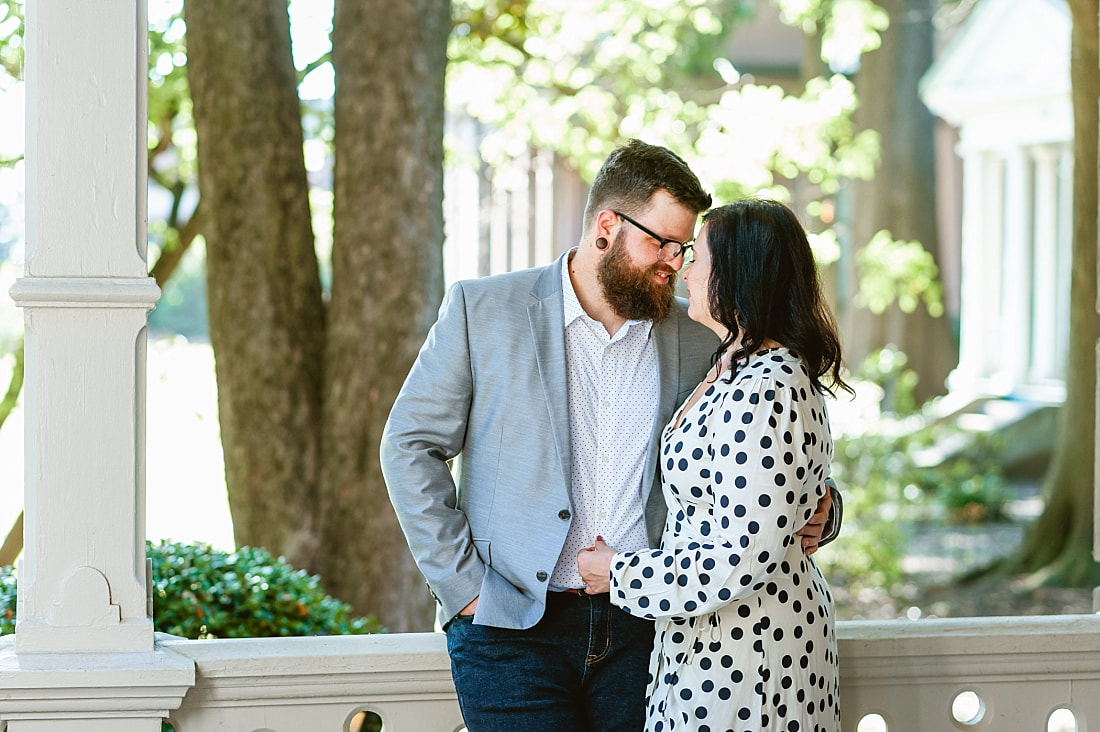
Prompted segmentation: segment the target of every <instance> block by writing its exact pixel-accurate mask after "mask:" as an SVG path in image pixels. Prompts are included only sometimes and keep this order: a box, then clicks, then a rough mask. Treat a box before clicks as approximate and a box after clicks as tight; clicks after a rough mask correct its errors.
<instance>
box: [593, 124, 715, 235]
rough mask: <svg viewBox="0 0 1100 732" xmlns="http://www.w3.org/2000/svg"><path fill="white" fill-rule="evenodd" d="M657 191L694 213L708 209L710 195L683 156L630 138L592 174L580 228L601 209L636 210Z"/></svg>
mask: <svg viewBox="0 0 1100 732" xmlns="http://www.w3.org/2000/svg"><path fill="white" fill-rule="evenodd" d="M657 191H665V192H667V193H668V194H669V195H670V196H672V198H673V199H674V200H675V201H676V202H677V203H679V204H680V205H682V206H684V207H686V208H688V209H690V210H691V211H693V212H695V213H697V214H698V213H701V212H703V211H706V210H707V209H708V208H710V203H711V200H710V194H709V193H707V192H706V191H705V190H703V185H702V183H700V182H699V178H697V177H696V175H695V173H692V172H691V168H689V167H688V165H687V163H685V162H684V160H683V158H681V157H680V156H679V155H677V154H676V153H674V152H672V151H671V150H669V149H667V148H664V147H660V146H659V145H650V144H648V143H645V142H642V141H641V140H630V141H629V142H627V143H626V144H625V145H623V146H622V147H620V148H617V149H616V150H614V151H613V152H612V153H611V154H610V155H608V156H607V160H605V161H604V164H603V166H601V167H600V172H598V173H597V174H596V179H595V180H594V181H593V182H592V188H591V190H590V191H589V193H588V203H587V205H585V207H584V230H585V231H588V228H589V227H590V226H591V225H592V222H593V220H594V219H595V218H596V214H598V213H599V212H600V211H603V210H604V209H612V210H619V211H622V212H623V213H625V214H628V215H631V214H635V213H639V212H640V211H642V210H643V209H645V207H646V206H647V205H648V204H649V202H650V200H651V199H652V198H653V194H654V193H656V192H657Z"/></svg>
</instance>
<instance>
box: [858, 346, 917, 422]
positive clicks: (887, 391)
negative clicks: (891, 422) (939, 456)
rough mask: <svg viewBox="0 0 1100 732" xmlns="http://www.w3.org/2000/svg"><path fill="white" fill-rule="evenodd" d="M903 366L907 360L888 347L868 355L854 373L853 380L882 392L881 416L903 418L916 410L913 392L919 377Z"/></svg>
mask: <svg viewBox="0 0 1100 732" xmlns="http://www.w3.org/2000/svg"><path fill="white" fill-rule="evenodd" d="M907 363H909V357H908V356H906V355H905V353H903V352H902V351H899V350H898V349H897V347H896V346H893V345H888V346H885V347H884V348H880V349H879V350H877V351H875V352H873V353H871V354H868V356H867V358H865V359H864V360H863V363H862V364H861V365H860V367H859V370H858V371H856V373H855V374H854V376H855V378H856V379H857V380H859V381H863V382H869V383H872V384H876V385H877V386H878V387H879V388H880V389H882V397H881V399H880V404H879V409H880V411H881V412H883V413H885V414H893V415H900V416H904V415H908V414H913V413H915V412H917V411H918V409H917V400H916V397H915V396H914V395H913V392H914V390H915V389H916V387H917V381H918V379H919V378H920V377H919V376H918V375H917V372H916V371H913V370H912V369H907V368H905V365H906V364H907Z"/></svg>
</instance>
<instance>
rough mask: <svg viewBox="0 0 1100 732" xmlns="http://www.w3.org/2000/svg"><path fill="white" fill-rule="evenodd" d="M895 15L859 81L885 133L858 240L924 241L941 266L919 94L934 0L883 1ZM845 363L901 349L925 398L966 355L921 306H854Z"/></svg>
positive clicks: (927, 118) (861, 205)
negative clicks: (876, 310)
mask: <svg viewBox="0 0 1100 732" xmlns="http://www.w3.org/2000/svg"><path fill="white" fill-rule="evenodd" d="M877 4H878V5H880V6H881V7H882V8H884V9H885V10H886V11H887V12H888V13H889V16H890V27H889V28H888V29H887V30H886V31H884V32H883V34H882V46H881V47H880V48H879V49H877V50H875V51H872V52H871V53H868V54H866V55H865V56H864V57H863V59H862V61H861V65H860V70H859V73H858V75H857V77H856V92H857V94H858V96H859V100H860V108H859V110H858V111H857V113H856V121H857V124H858V125H859V126H860V127H861V128H864V129H866V128H870V129H874V130H877V131H878V132H879V134H880V136H881V140H882V159H881V161H880V163H879V166H878V169H877V171H876V173H875V178H874V180H872V181H866V182H863V181H861V182H856V183H855V184H854V185H853V186H852V201H851V205H850V208H851V210H852V211H853V212H854V213H853V220H852V230H851V238H852V242H853V244H854V246H855V248H856V249H857V250H858V249H862V248H863V247H864V246H866V244H867V243H868V242H869V241H870V240H871V237H872V236H874V234H875V233H876V232H878V231H879V230H881V229H889V230H890V232H891V233H892V234H893V237H894V239H899V240H905V241H911V240H916V241H919V242H920V243H921V244H923V245H924V248H925V249H927V250H928V251H929V252H931V253H932V254H933V256H934V257H935V258H936V259H937V261H938V260H939V256H938V252H939V236H938V232H937V229H936V179H935V149H934V140H933V135H934V131H935V120H934V118H933V117H932V114H931V112H929V111H928V109H927V108H926V107H925V106H924V103H923V102H921V100H920V97H919V95H918V84H919V82H920V78H921V76H922V75H923V74H924V72H925V71H927V70H928V67H929V66H931V64H932V52H933V35H934V31H933V26H932V13H933V10H934V8H935V2H934V0H879V1H878V3H877ZM848 259H849V262H848V266H849V267H850V268H852V269H850V270H849V276H848V280H849V281H851V282H858V278H857V277H856V274H855V270H854V259H855V257H850V258H848ZM841 317H842V328H841V333H842V336H843V338H844V345H845V360H846V361H847V362H848V364H849V366H851V367H853V368H854V367H858V366H859V364H860V362H862V360H863V359H864V358H865V357H866V356H867V355H868V354H869V353H871V352H873V351H875V350H877V349H879V348H882V347H883V346H885V345H888V344H894V345H895V346H897V347H898V348H900V349H901V350H902V351H904V352H905V353H906V355H907V356H908V357H909V364H908V366H909V368H911V369H913V370H914V371H916V372H917V374H918V375H919V377H920V382H919V384H918V386H917V395H916V396H917V399H918V402H919V401H923V400H924V399H926V398H928V397H930V396H933V395H936V394H943V393H944V392H945V390H946V387H945V384H944V381H945V380H946V378H947V375H948V373H949V372H950V371H951V369H953V368H954V367H955V366H956V365H957V364H958V350H957V346H956V344H955V339H954V337H953V336H952V334H951V329H950V325H949V323H948V321H947V319H946V318H945V317H942V316H941V317H939V318H933V317H932V316H931V315H929V314H928V311H927V309H925V308H924V307H923V305H922V306H919V307H918V308H917V309H916V310H915V311H914V312H912V313H903V312H902V311H901V310H900V309H899V308H898V307H897V306H894V307H892V308H891V309H889V310H887V311H886V312H885V313H883V314H882V315H879V316H876V315H874V314H872V313H871V312H870V311H869V310H866V309H864V308H856V307H852V306H848V307H847V308H846V310H845V311H844V312H843V313H842V316H841Z"/></svg>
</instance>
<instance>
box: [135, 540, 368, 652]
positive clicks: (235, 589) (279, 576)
mask: <svg viewBox="0 0 1100 732" xmlns="http://www.w3.org/2000/svg"><path fill="white" fill-rule="evenodd" d="M148 556H149V557H150V558H151V559H152V560H153V607H154V616H155V621H156V626H157V629H158V630H162V631H164V632H166V633H171V634H173V635H182V636H185V637H187V638H262V637H268V636H302V635H348V634H351V635H358V634H362V633H371V632H377V631H380V630H381V628H380V627H379V626H378V625H377V624H376V623H375V622H374V621H372V620H368V619H365V618H356V617H352V616H351V608H350V607H349V606H348V605H346V604H345V603H343V602H340V601H339V600H336V599H334V598H332V597H329V596H328V595H326V594H325V593H324V591H323V590H322V589H321V586H320V578H318V577H317V576H316V575H313V576H311V575H309V574H308V573H306V572H305V571H304V570H300V569H294V567H292V566H291V565H290V564H288V563H287V562H286V561H285V560H283V559H282V558H280V559H274V558H272V556H271V555H270V554H268V553H267V552H266V551H264V550H263V549H257V548H254V547H242V548H240V549H238V550H237V551H236V552H233V553H231V554H230V553H225V552H222V551H218V550H215V549H212V548H210V547H209V546H207V545H204V544H179V543H173V542H163V543H160V544H152V543H150V544H149V545H148Z"/></svg>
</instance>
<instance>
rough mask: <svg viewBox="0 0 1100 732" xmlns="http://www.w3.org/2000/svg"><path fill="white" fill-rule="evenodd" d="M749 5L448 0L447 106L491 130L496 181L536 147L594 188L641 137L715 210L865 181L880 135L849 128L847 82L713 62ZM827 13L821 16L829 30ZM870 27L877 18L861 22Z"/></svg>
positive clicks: (487, 148)
mask: <svg viewBox="0 0 1100 732" xmlns="http://www.w3.org/2000/svg"><path fill="white" fill-rule="evenodd" d="M753 7H754V4H753V3H749V2H728V1H725V2H723V1H719V0H686V1H685V2H679V3H671V2H669V1H668V0H629V1H623V0H598V1H597V2H595V3H594V4H589V5H588V6H586V7H585V8H584V9H581V8H579V7H576V6H571V5H569V4H567V3H561V2H559V1H557V0H455V2H454V3H453V10H454V13H453V17H454V25H453V32H452V34H451V38H450V42H449V48H448V56H449V59H450V63H449V66H448V80H447V96H448V101H449V105H450V106H451V108H452V109H457V110H463V111H464V112H465V113H466V114H467V115H469V116H470V117H472V118H474V119H476V120H478V121H480V122H482V123H484V125H485V127H486V129H488V130H489V132H488V133H487V134H486V136H485V137H484V139H483V141H482V143H481V151H480V152H481V156H482V158H483V159H484V160H485V161H486V162H487V163H488V164H489V165H490V167H491V169H492V170H493V171H494V173H497V172H503V171H506V170H508V167H509V166H508V163H509V162H510V161H511V160H514V159H517V158H520V157H523V156H524V155H526V154H527V151H528V150H529V148H530V147H532V146H534V147H538V148H542V149H548V150H553V151H554V152H556V153H558V154H559V155H561V156H563V157H564V158H565V159H567V160H568V161H569V162H570V163H571V164H572V165H573V167H575V168H576V169H577V170H578V171H580V173H581V175H582V176H583V177H585V178H587V179H589V180H591V178H592V176H593V175H594V174H595V172H596V170H597V169H598V168H599V166H600V164H601V163H602V162H603V160H604V158H605V157H606V155H607V154H608V153H609V152H610V151H611V149H612V148H614V147H615V146H617V145H619V144H621V143H622V142H623V141H624V140H625V139H626V138H630V137H641V138H643V139H645V140H647V141H649V142H653V143H657V144H662V145H666V146H668V147H670V148H671V149H673V150H676V151H678V152H680V153H681V154H682V155H683V156H684V157H685V158H686V159H687V160H688V162H689V163H690V164H691V166H692V168H693V169H694V170H695V171H696V173H697V174H698V175H699V177H700V179H701V180H702V181H703V184H704V185H705V186H706V187H707V188H709V189H710V190H712V191H713V192H714V193H715V198H716V200H717V202H719V203H721V202H724V201H729V200H733V199H736V198H742V197H744V196H748V195H765V196H770V197H774V198H778V199H780V200H790V197H791V196H790V192H789V190H788V189H787V187H786V186H787V184H788V182H789V181H790V180H792V179H795V178H804V179H805V180H808V181H809V182H810V183H811V184H812V185H813V186H815V189H816V191H818V192H819V194H820V195H821V196H830V195H832V194H833V193H835V192H836V191H837V190H838V189H839V188H840V185H841V181H842V180H843V179H845V178H862V179H867V178H870V177H872V176H873V173H874V167H875V164H876V162H877V158H878V149H879V137H878V134H877V133H876V132H874V131H870V130H867V131H860V132H857V131H856V129H855V126H854V125H853V123H852V119H851V117H852V113H853V112H854V110H855V108H856V104H857V100H856V96H855V93H854V87H853V85H852V83H851V81H850V80H849V79H847V78H845V77H844V76H841V75H832V76H830V77H828V78H816V79H811V80H809V81H808V82H807V83H806V84H805V87H804V89H802V90H801V92H791V91H789V90H785V89H783V88H781V87H779V86H762V85H757V84H755V83H752V81H751V79H750V78H749V77H745V78H741V76H740V74H739V73H738V72H737V70H736V69H734V68H733V65H732V63H731V62H730V61H729V59H727V58H725V57H724V56H723V55H722V54H723V53H724V50H725V48H726V47H728V37H729V34H730V33H731V31H732V30H733V29H734V27H735V25H736V24H737V23H738V22H741V21H743V20H745V19H746V18H748V17H749V16H750V15H751V13H752V8H753ZM841 7H842V9H843V12H848V11H851V10H853V9H854V8H855V6H850V5H845V4H843V3H841ZM831 8H832V5H829V6H827V7H825V6H823V7H821V8H819V13H818V15H819V16H820V17H822V18H826V19H829V22H832V15H830V9H831ZM860 8H862V6H860ZM862 9H866V8H862ZM868 12H871V11H868ZM872 15H874V13H873V12H872ZM845 22H847V21H845ZM861 22H862V21H861ZM838 23H839V21H838ZM839 24H840V25H844V23H839ZM879 24H880V22H879V19H877V16H876V18H875V19H872V20H868V21H867V23H866V24H865V25H866V27H871V28H873V27H876V26H877V25H879ZM860 27H864V25H861V26H860ZM811 215H812V214H811ZM828 225H829V224H828V222H825V221H822V226H812V227H811V228H812V229H813V230H821V229H823V228H827V227H828ZM822 243H823V244H828V243H829V242H828V241H824V240H823V242H822ZM833 243H835V239H834V242H833ZM826 249H828V248H826ZM832 249H833V250H835V247H833V248H832ZM823 251H825V249H823ZM830 251H831V250H830ZM822 261H828V260H827V259H823V260H822Z"/></svg>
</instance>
